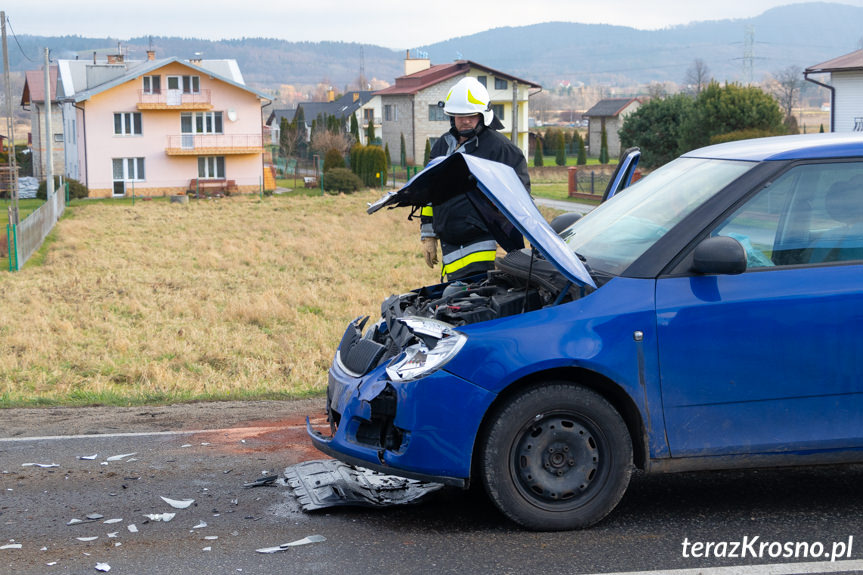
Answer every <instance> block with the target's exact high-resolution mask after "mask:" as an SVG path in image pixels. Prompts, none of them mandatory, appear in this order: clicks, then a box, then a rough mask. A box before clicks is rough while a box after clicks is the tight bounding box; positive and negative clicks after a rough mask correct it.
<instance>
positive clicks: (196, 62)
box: [189, 52, 201, 66]
mask: <svg viewBox="0 0 863 575" xmlns="http://www.w3.org/2000/svg"><path fill="white" fill-rule="evenodd" d="M189 64H194V65H195V66H200V65H201V53H200V52H195V55H194V56H193V57H192V58H189Z"/></svg>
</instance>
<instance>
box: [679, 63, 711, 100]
mask: <svg viewBox="0 0 863 575" xmlns="http://www.w3.org/2000/svg"><path fill="white" fill-rule="evenodd" d="M684 81H685V83H686V85H687V86H689V88H690V89H691V90H692V91H693V92H694V93H695V95H696V96H697V95H698V94H700V93H701V91H702V90H703V89H704V88H705V87H706V86H707V84H708V83H710V68H708V67H707V64H706V63H705V62H704V60H702V59H701V58H696V59H695V60H694V61H693V62H692V65H691V66H690V67H689V68H688V69H687V70H686V78H685V80H684Z"/></svg>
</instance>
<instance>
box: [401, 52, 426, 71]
mask: <svg viewBox="0 0 863 575" xmlns="http://www.w3.org/2000/svg"><path fill="white" fill-rule="evenodd" d="M422 55H423V56H426V57H425V58H411V51H410V50H406V51H405V76H410V75H411V74H416V73H417V72H422V71H423V70H428V69H429V68H431V60H429V59H428V57H427V54H425V53H423V54H422Z"/></svg>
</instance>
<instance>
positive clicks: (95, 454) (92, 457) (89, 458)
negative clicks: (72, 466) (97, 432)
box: [78, 453, 99, 461]
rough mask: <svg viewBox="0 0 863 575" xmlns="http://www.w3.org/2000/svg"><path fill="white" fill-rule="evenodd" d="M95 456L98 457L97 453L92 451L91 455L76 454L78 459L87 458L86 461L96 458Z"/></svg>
mask: <svg viewBox="0 0 863 575" xmlns="http://www.w3.org/2000/svg"><path fill="white" fill-rule="evenodd" d="M97 457H99V454H98V453H94V454H93V455H79V456H78V459H86V460H88V461H91V460H93V459H96V458H97Z"/></svg>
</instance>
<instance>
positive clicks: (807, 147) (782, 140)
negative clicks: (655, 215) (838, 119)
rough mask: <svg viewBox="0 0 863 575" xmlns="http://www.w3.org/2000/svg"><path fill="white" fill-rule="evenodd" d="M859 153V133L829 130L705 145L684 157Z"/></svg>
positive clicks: (762, 158)
mask: <svg viewBox="0 0 863 575" xmlns="http://www.w3.org/2000/svg"><path fill="white" fill-rule="evenodd" d="M860 156H863V134H854V133H842V134H836V133H830V134H801V135H796V136H774V137H770V138H757V139H754V140H741V141H739V142H728V143H725V144H716V145H714V146H707V147H705V148H700V149H698V150H693V151H691V152H687V153H686V154H684V155H683V157H686V158H711V159H719V160H744V161H749V162H766V161H778V160H802V159H820V158H850V157H860Z"/></svg>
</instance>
